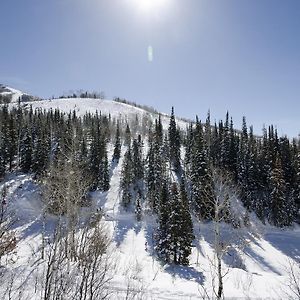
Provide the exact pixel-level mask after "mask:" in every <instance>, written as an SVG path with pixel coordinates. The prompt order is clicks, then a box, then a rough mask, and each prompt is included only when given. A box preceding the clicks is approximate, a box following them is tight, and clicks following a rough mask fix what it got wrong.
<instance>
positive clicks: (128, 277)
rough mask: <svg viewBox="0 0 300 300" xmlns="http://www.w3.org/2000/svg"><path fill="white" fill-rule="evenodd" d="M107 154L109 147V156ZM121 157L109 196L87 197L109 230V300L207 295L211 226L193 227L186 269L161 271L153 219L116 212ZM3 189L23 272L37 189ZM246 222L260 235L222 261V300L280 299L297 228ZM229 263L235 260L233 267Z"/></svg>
mask: <svg viewBox="0 0 300 300" xmlns="http://www.w3.org/2000/svg"><path fill="white" fill-rule="evenodd" d="M112 148H113V147H112V145H111V147H110V151H112ZM122 154H123V155H124V147H123V149H122ZM123 155H122V157H123ZM122 157H121V160H120V161H119V163H118V164H115V165H112V166H111V188H110V190H109V191H108V192H106V193H101V192H95V193H94V194H93V199H94V200H95V201H94V202H95V205H96V206H98V207H101V208H102V209H103V211H104V220H105V221H104V222H105V223H106V224H107V226H108V228H110V230H111V233H112V236H113V240H114V251H115V254H116V255H117V257H118V265H119V269H118V272H117V274H115V276H114V278H113V280H112V282H111V285H110V289H111V290H112V291H113V292H114V293H113V296H112V299H122V298H124V299H125V294H126V291H127V290H128V288H130V289H132V290H136V291H137V294H138V295H140V297H139V296H138V297H137V298H136V299H173V300H180V299H199V298H201V297H200V296H201V295H202V294H203V291H204V288H205V290H206V291H207V292H208V294H209V295H211V294H212V290H211V282H212V280H213V273H212V266H211V260H213V257H214V254H213V227H212V224H210V223H207V224H198V225H197V226H196V228H195V235H196V240H195V245H194V246H195V247H193V251H192V255H191V260H190V266H188V267H179V266H170V265H162V264H161V262H160V261H159V260H158V259H157V257H156V256H155V253H154V251H153V234H154V228H155V226H156V223H155V222H156V221H155V218H154V217H153V216H151V215H144V216H143V220H142V221H141V222H137V221H136V219H135V216H134V214H133V213H131V212H128V213H126V212H124V211H123V210H122V209H120V202H119V199H120V197H119V184H120V172H121V166H122ZM5 183H6V184H7V185H8V187H9V188H8V192H9V196H8V201H10V203H11V204H12V205H13V207H14V208H15V209H16V212H17V216H18V222H17V224H16V230H17V232H18V236H19V240H20V241H19V244H18V247H17V256H18V260H17V269H18V270H23V269H25V270H28V272H29V271H30V267H29V266H30V265H31V264H32V263H33V262H32V261H31V260H32V258H31V257H32V253H33V252H34V251H35V250H34V249H37V248H38V245H39V243H40V241H41V233H40V228H41V216H42V211H43V209H42V207H43V205H42V202H41V197H40V187H39V186H38V185H37V184H36V183H35V182H34V180H33V179H32V178H31V177H30V176H28V175H22V174H18V175H11V176H8V177H7V178H6V179H5ZM2 184H3V183H2ZM0 188H1V186H0ZM52 221H53V220H52V219H51V217H49V216H48V219H47V222H48V225H47V226H51V222H52ZM251 222H256V223H257V224H256V225H257V228H259V229H260V232H256V235H253V234H251V232H250V233H249V232H247V233H245V234H246V237H247V240H249V241H250V242H249V244H247V245H246V246H245V248H244V249H243V251H236V252H232V253H231V256H227V257H224V259H223V262H224V272H226V271H228V274H227V276H226V277H225V279H224V282H225V286H224V292H225V296H226V299H231V298H235V299H246V298H247V299H284V298H285V296H284V294H283V290H284V288H285V283H286V282H287V280H288V271H287V265H288V260H289V259H296V258H297V257H299V256H300V241H299V236H300V229H299V227H297V226H295V227H294V228H292V229H286V230H282V229H278V228H274V227H272V226H269V225H266V226H265V225H262V224H258V223H259V221H258V220H255V219H254V217H251ZM226 226H227V227H226ZM224 230H225V231H226V230H227V231H226V232H227V234H228V236H230V237H231V238H232V239H233V240H234V233H233V232H232V229H231V228H230V227H228V225H224ZM234 257H235V258H238V259H237V260H235V263H234V264H233V263H232V262H233V258H234ZM236 261H237V262H239V263H236ZM29 262H30V263H29ZM14 267H16V266H14ZM138 291H139V292H138ZM35 297H36V298H34V296H33V298H32V299H38V297H37V295H36V296H35Z"/></svg>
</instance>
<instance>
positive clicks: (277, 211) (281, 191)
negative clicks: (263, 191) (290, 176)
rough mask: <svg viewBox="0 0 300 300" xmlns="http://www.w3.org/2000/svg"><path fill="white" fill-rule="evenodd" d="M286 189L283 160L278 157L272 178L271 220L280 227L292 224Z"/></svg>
mask: <svg viewBox="0 0 300 300" xmlns="http://www.w3.org/2000/svg"><path fill="white" fill-rule="evenodd" d="M285 187H286V185H285V182H284V177H283V170H282V165H281V160H280V158H279V156H277V157H276V160H275V164H274V167H273V169H272V171H271V176H270V220H271V222H272V223H273V224H274V225H276V226H278V227H283V226H289V225H290V224H291V222H292V220H291V219H290V216H289V213H288V212H289V208H288V207H287V202H286V197H285V191H286V190H285Z"/></svg>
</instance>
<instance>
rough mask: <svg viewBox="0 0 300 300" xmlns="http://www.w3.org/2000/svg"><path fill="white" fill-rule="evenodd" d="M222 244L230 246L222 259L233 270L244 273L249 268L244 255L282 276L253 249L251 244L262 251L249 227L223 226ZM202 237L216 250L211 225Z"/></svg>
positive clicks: (208, 225)
mask: <svg viewBox="0 0 300 300" xmlns="http://www.w3.org/2000/svg"><path fill="white" fill-rule="evenodd" d="M220 227H221V242H222V244H223V245H230V246H229V247H228V250H227V251H226V252H225V254H224V255H223V257H222V260H223V262H224V263H225V264H226V265H227V266H228V267H231V268H238V269H242V270H244V271H246V270H247V267H246V265H245V263H244V259H243V257H242V253H244V254H245V255H247V256H249V257H251V258H252V259H253V260H254V261H256V262H257V263H258V264H259V265H261V266H262V267H263V268H265V269H268V270H270V271H271V272H273V273H275V274H277V275H281V273H280V272H279V271H278V270H277V269H276V268H274V267H273V266H272V265H270V264H269V263H268V262H267V261H266V260H265V259H264V257H263V256H261V255H259V254H258V253H257V252H255V251H254V250H253V249H252V248H251V244H255V245H258V246H259V247H260V248H261V249H262V247H261V245H260V244H259V243H258V241H257V238H256V237H255V236H254V235H253V234H252V232H251V230H250V229H248V228H247V227H245V228H242V229H236V228H233V227H232V226H231V225H230V224H221V225H220ZM200 234H201V236H202V237H203V239H204V240H205V241H206V242H207V243H208V244H209V245H210V247H211V248H212V249H214V245H215V240H214V231H213V225H212V224H211V223H208V224H205V226H203V228H202V230H201V233H200Z"/></svg>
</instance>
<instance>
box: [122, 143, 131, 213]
mask: <svg viewBox="0 0 300 300" xmlns="http://www.w3.org/2000/svg"><path fill="white" fill-rule="evenodd" d="M132 181H133V165H132V154H131V148H130V147H129V148H128V149H127V151H126V153H125V155H124V161H123V165H122V175H121V189H122V205H123V207H124V208H126V209H128V208H129V205H130V204H131V203H132V201H131V200H132Z"/></svg>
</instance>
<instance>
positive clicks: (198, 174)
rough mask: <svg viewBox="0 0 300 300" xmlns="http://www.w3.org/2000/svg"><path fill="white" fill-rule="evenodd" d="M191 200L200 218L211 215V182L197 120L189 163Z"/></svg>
mask: <svg viewBox="0 0 300 300" xmlns="http://www.w3.org/2000/svg"><path fill="white" fill-rule="evenodd" d="M190 181H191V201H192V204H193V206H194V208H195V211H196V214H197V215H198V217H199V218H200V219H203V220H210V219H211V218H212V217H213V207H212V206H211V203H212V201H211V200H212V198H213V182H212V177H211V170H210V165H209V162H208V156H207V151H206V147H205V144H204V140H203V131H202V125H201V123H200V122H199V121H198V120H197V123H196V129H195V131H194V134H193V148H192V157H191V163H190Z"/></svg>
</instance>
